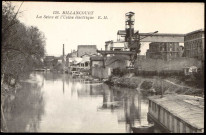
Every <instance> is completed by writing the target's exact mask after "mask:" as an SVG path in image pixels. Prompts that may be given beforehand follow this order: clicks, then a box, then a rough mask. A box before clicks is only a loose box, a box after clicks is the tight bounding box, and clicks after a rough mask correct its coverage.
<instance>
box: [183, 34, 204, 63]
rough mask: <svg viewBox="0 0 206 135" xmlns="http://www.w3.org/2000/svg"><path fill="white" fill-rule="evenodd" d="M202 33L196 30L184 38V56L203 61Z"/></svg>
mask: <svg viewBox="0 0 206 135" xmlns="http://www.w3.org/2000/svg"><path fill="white" fill-rule="evenodd" d="M204 38H205V37H204V31H203V30H196V31H193V32H190V33H187V34H186V35H185V38H184V50H185V52H184V55H185V57H189V58H197V59H198V60H203V59H204Z"/></svg>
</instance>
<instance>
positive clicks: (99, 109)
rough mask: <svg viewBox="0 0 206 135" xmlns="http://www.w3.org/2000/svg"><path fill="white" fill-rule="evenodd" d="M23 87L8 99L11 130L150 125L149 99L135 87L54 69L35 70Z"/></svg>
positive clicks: (127, 129)
mask: <svg viewBox="0 0 206 135" xmlns="http://www.w3.org/2000/svg"><path fill="white" fill-rule="evenodd" d="M21 86H22V87H21V88H20V89H18V90H17V92H16V94H15V96H13V98H12V97H11V98H10V100H7V101H5V106H4V113H5V119H6V125H7V128H8V131H9V132H70V133H73V132H77V133H131V132H132V130H131V127H134V126H139V125H145V124H148V121H147V112H148V100H147V98H146V97H144V96H142V94H139V93H138V92H137V91H136V90H132V89H128V88H119V87H111V86H108V85H106V84H87V83H85V81H84V80H83V79H81V78H72V77H70V76H69V75H68V74H58V73H51V72H47V73H43V72H35V73H33V74H31V75H30V77H29V78H28V79H24V80H22V81H21ZM155 132H159V130H158V129H156V130H155Z"/></svg>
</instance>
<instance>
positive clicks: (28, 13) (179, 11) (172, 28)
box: [13, 2, 204, 56]
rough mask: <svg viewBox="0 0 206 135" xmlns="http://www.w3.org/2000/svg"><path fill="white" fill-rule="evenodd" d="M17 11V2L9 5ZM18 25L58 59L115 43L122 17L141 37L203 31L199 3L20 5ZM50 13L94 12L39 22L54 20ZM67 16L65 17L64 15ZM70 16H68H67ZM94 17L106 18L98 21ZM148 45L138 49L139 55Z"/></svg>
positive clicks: (201, 4)
mask: <svg viewBox="0 0 206 135" xmlns="http://www.w3.org/2000/svg"><path fill="white" fill-rule="evenodd" d="M13 3H14V4H15V5H16V7H19V5H20V4H21V2H13ZM20 11H23V13H22V15H21V16H20V17H19V19H20V21H21V22H23V23H24V24H26V25H27V26H37V27H38V28H39V29H40V30H41V31H42V32H43V33H44V34H45V37H46V51H47V54H48V55H55V56H58V55H61V54H62V44H65V53H69V52H71V49H75V50H77V46H78V45H97V48H98V49H101V48H102V49H104V45H105V41H108V40H114V41H116V40H117V31H118V30H124V29H125V13H127V12H129V11H132V12H134V13H135V25H134V27H135V30H139V32H141V33H147V32H154V31H157V30H158V31H159V33H180V34H185V33H188V32H191V31H194V30H197V29H202V28H204V4H203V3H132V2H130V3H91V2H90V3H71V2H24V3H23V5H22V7H21V9H20ZM53 11H59V12H60V13H62V12H63V11H94V13H93V17H94V19H91V20H87V19H44V18H42V19H39V18H36V17H37V15H39V16H44V15H47V16H54V14H53ZM67 16H69V15H67ZM70 16H71V15H70ZM97 16H107V17H108V19H105V20H99V19H97ZM146 49H148V43H144V44H143V45H142V47H141V50H142V52H141V53H142V54H144V53H145V51H146Z"/></svg>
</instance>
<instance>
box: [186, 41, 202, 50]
mask: <svg viewBox="0 0 206 135" xmlns="http://www.w3.org/2000/svg"><path fill="white" fill-rule="evenodd" d="M184 46H185V49H192V48H201V49H202V40H195V41H191V42H187V43H185V45H184Z"/></svg>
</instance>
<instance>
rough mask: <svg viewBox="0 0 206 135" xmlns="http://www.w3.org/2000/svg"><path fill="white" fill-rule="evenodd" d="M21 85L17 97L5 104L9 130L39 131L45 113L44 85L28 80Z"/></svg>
mask: <svg viewBox="0 0 206 135" xmlns="http://www.w3.org/2000/svg"><path fill="white" fill-rule="evenodd" d="M42 84H43V83H42ZM21 85H22V88H21V89H19V90H17V93H16V94H15V98H14V99H13V100H12V101H10V102H7V103H5V105H4V110H5V112H4V113H5V119H6V121H7V127H8V132H37V131H38V128H39V124H40V122H41V116H42V115H43V114H44V100H43V93H42V92H41V87H42V85H39V84H37V83H28V82H22V83H21ZM7 100H11V99H7ZM7 108H10V109H7Z"/></svg>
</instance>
